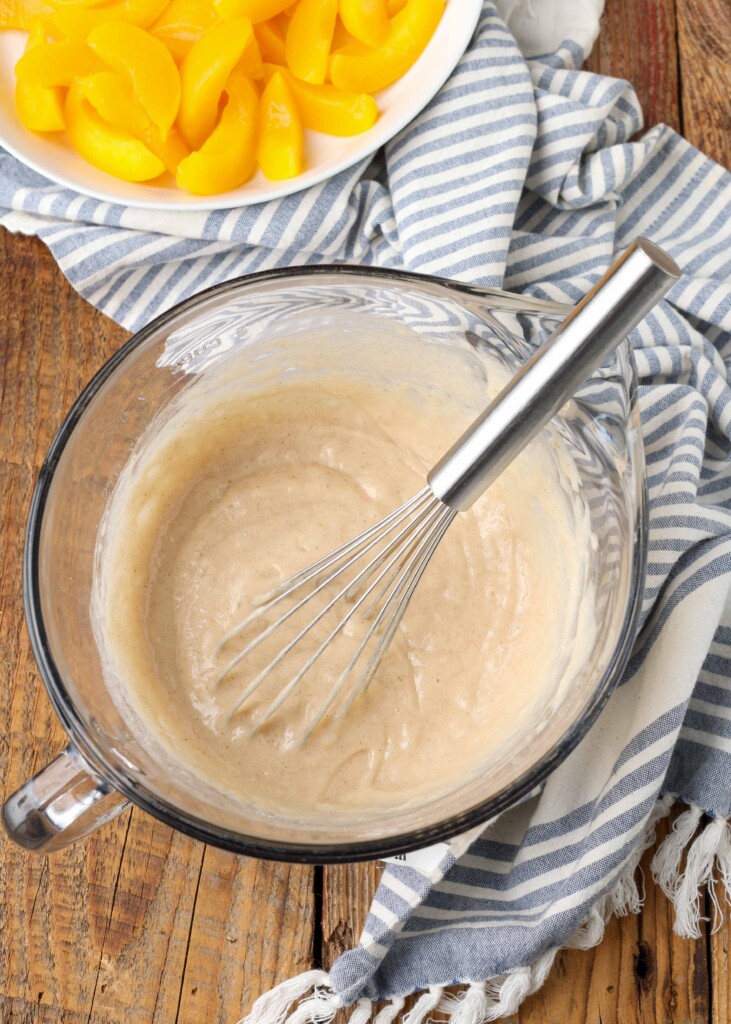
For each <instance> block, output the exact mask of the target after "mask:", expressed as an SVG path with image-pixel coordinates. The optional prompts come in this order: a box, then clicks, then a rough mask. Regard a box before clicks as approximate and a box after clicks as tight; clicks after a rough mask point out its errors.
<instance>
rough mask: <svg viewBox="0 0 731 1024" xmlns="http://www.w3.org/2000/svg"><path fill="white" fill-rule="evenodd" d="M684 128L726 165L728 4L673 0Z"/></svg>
mask: <svg viewBox="0 0 731 1024" xmlns="http://www.w3.org/2000/svg"><path fill="white" fill-rule="evenodd" d="M677 4H678V45H679V49H680V73H681V79H682V83H683V133H684V135H685V136H686V138H687V139H688V140H689V141H690V142H692V143H693V145H695V146H697V147H698V148H699V149H701V150H702V151H703V152H704V153H705V154H706V155H707V156H710V157H712V158H713V159H714V160H717V161H718V162H719V163H720V164H722V165H723V166H724V167H731V4H730V3H729V0H677Z"/></svg>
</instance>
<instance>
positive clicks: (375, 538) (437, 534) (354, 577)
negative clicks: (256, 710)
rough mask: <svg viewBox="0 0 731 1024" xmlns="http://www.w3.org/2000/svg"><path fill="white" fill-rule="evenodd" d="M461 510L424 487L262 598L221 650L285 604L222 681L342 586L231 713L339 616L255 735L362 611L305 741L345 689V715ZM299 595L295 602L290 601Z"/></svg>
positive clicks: (263, 717)
mask: <svg viewBox="0 0 731 1024" xmlns="http://www.w3.org/2000/svg"><path fill="white" fill-rule="evenodd" d="M456 514H457V512H456V510H455V509H452V508H449V507H448V506H447V505H445V504H443V502H441V501H440V500H439V498H437V497H436V495H435V494H434V493H433V491H432V490H431V488H430V487H428V486H427V487H424V488H423V489H422V490H421V491H419V492H418V494H415V495H414V497H413V498H410V499H409V500H408V501H406V502H404V504H403V505H401V506H400V508H398V509H396V510H395V511H394V512H391V513H390V514H389V515H387V516H385V517H384V518H383V519H381V520H380V522H378V523H376V524H375V526H372V527H370V528H369V529H367V530H364V531H363V533H361V534H359V535H358V536H357V537H355V538H354V539H353V540H350V541H348V542H347V543H346V544H343V545H342V546H341V547H339V548H337V550H335V551H333V552H331V553H330V554H329V555H327V556H326V557H325V558H321V559H320V560H319V561H317V562H315V563H314V564H312V565H310V566H308V567H307V568H306V569H303V570H302V571H301V572H298V573H297V574H296V575H294V576H292V577H290V578H289V579H288V580H285V582H284V583H281V584H279V585H278V586H277V587H275V588H274V589H273V590H272V591H270V592H269V593H268V594H265V595H264V596H263V597H262V598H260V599H259V601H258V602H257V607H256V608H255V610H254V611H253V612H252V613H251V614H250V615H248V616H247V617H246V618H245V619H243V620H242V621H241V622H239V623H237V624H236V625H235V626H234V627H233V628H232V629H230V630H229V631H228V633H226V635H225V636H224V637H223V638H222V639H221V643H220V645H219V648H218V649H219V651H220V650H222V649H223V648H224V647H226V645H227V644H229V643H231V641H233V640H235V639H236V638H239V637H241V636H242V635H244V634H245V633H246V631H247V630H248V629H249V627H251V626H252V625H254V623H256V621H257V620H258V619H260V618H262V616H264V615H266V614H268V613H269V612H271V611H272V609H278V608H279V606H282V607H283V609H284V610H282V611H281V613H280V614H279V615H278V617H277V618H276V619H275V620H274V622H271V623H270V624H269V625H267V626H266V628H264V629H262V630H261V631H260V632H258V633H257V634H256V635H255V636H254V637H253V639H251V640H250V641H249V642H248V643H247V644H246V646H245V647H244V648H243V650H241V651H239V652H238V654H236V656H235V657H233V658H232V659H231V661H230V662H229V663H228V664H227V665H226V667H225V668H224V669H223V671H222V672H220V673H219V675H218V676H217V678H216V680H215V685H219V684H220V683H222V682H223V681H224V680H225V679H227V678H228V677H229V676H230V674H231V673H232V672H233V671H234V669H236V667H237V666H238V665H239V664H241V662H243V661H244V659H245V658H247V657H248V656H249V655H250V654H251V653H252V651H254V649H255V648H257V647H258V646H259V645H260V644H261V643H262V642H263V641H264V640H266V639H267V638H268V637H270V636H271V635H272V634H273V633H274V632H275V631H277V630H279V629H280V628H281V627H282V626H284V624H285V623H287V622H288V621H289V620H290V619H292V618H293V617H294V616H295V615H296V614H297V613H298V612H299V611H300V609H302V608H304V607H305V605H308V604H309V603H310V602H312V601H313V600H314V599H315V598H316V597H317V596H318V595H320V594H323V593H325V592H327V591H330V590H332V589H333V586H335V593H334V595H333V596H329V594H328V597H327V600H326V603H325V604H324V605H323V606H322V607H321V608H319V609H318V610H317V611H316V612H315V613H314V614H313V616H312V617H311V618H310V619H309V620H308V621H307V623H306V624H305V625H304V626H303V627H302V628H301V629H300V630H299V631H298V632H297V634H296V635H295V636H294V637H293V638H292V639H291V640H289V641H288V642H287V643H286V644H285V645H284V646H283V647H282V648H281V649H280V650H279V651H278V653H277V654H276V655H275V657H273V658H272V659H271V660H270V661H269V662H268V663H267V664H266V665H265V666H264V668H263V669H261V670H260V671H259V672H258V673H257V675H256V676H255V677H254V678H253V679H252V680H251V681H250V682H249V683H248V685H247V686H246V688H245V689H244V691H243V693H242V694H241V695H240V696H239V698H238V700H237V701H236V703H235V704H234V705H233V707H232V708H231V710H230V711H229V713H228V714H229V718H233V717H234V716H235V715H237V714H239V713H240V712H241V711H243V710H244V706H245V705H246V703H247V702H248V701H249V699H250V698H251V697H252V696H253V694H254V693H255V692H256V691H257V690H258V689H259V688H260V687H261V686H262V684H263V683H264V682H265V681H266V680H267V679H268V678H269V676H270V675H271V673H272V672H273V671H274V669H276V667H277V666H278V665H279V664H280V663H281V662H282V661H284V659H285V658H287V657H288V656H289V655H290V653H291V652H293V651H294V649H295V648H296V647H298V646H299V645H300V644H301V643H302V641H303V639H304V638H305V637H306V636H307V635H308V634H309V633H310V632H311V631H312V630H313V629H314V628H315V627H316V626H317V625H318V624H319V623H320V622H321V621H323V620H324V619H325V618H326V616H330V618H331V620H332V621H334V625H333V626H332V628H331V629H330V630H329V631H328V633H327V635H326V636H325V638H324V639H323V640H322V642H321V643H320V644H319V645H318V646H317V648H316V650H315V651H314V653H313V654H311V655H310V657H309V658H308V659H307V660H306V661H305V663H304V664H303V665H301V667H300V668H299V669H298V670H297V671H296V673H295V674H294V675H293V676H292V678H291V679H289V680H288V682H287V683H286V684H285V685H284V686H283V687H282V689H281V690H280V691H279V693H278V694H277V696H276V697H275V699H274V700H273V701H272V702H271V704H270V705H269V707H268V708H267V709H266V710H265V711H264V712H263V714H262V715H261V716H259V717H258V718H257V720H256V722H255V724H254V725H253V726H252V728H251V730H250V735H253V734H254V733H256V732H258V731H259V730H260V729H261V728H262V727H263V726H264V725H265V724H266V722H268V721H269V719H270V718H271V717H272V715H274V714H275V712H276V711H277V710H278V709H279V708H280V707H281V706H282V704H283V703H284V702H285V701H286V700H287V698H288V697H289V696H290V695H291V694H292V692H293V690H294V689H295V687H296V686H298V685H299V683H300V682H301V681H302V679H303V678H304V676H305V675H306V674H307V673H308V672H309V671H310V669H311V668H312V667H313V666H314V665H315V664H316V662H317V661H318V660H319V658H320V657H321V656H322V654H323V653H324V652H325V650H326V649H327V648H328V647H329V646H330V644H331V643H332V642H333V641H334V640H335V639H336V637H338V636H339V635H340V634H341V633H342V632H343V631H344V630H345V629H346V627H347V625H348V623H349V622H351V620H353V619H354V618H355V616H356V615H360V616H361V618H362V619H365V620H366V622H367V623H368V626H367V628H366V630H365V632H364V634H363V637H362V639H361V640H360V641H359V643H358V645H357V647H356V649H355V652H354V654H353V655H352V657H351V658H350V660H349V661H348V663H347V664H346V666H345V668H344V669H343V670H342V672H341V673H340V675H339V676H338V677H337V679H336V681H335V683H334V685H333V687H332V689H331V690H330V692H329V694H328V695H327V697H326V698H325V700H324V701H323V702H322V705H321V706H320V708H319V709H318V711H317V713H316V715H315V717H314V718H313V719H312V721H310V722H309V723H308V725H307V728H306V729H305V731H304V732H303V734H302V735H301V737H300V740H301V741H304V740H306V739H307V738H308V737H309V736H310V735H311V733H312V732H313V731H314V730H315V729H316V728H317V726H318V725H319V724H320V722H321V721H322V719H323V718H324V717H325V715H326V714H327V712H328V711H329V710H330V708H331V707H332V705H333V704H334V703H335V702H336V701H337V700H338V698H339V697H340V695H341V694H343V693H344V691H345V690H346V688H347V689H348V693H347V696H345V697H344V700H343V702H342V704H341V706H340V708H339V709H338V714H341V715H345V714H347V712H348V710H349V709H350V707H351V705H352V703H353V701H354V700H355V699H356V698H357V697H358V696H359V695H360V694H361V693H364V692H365V690H366V689H367V688H368V685H369V684H370V682H371V680H372V679H373V676H374V675H375V673H376V670H377V669H378V666H379V664H380V663H381V659H382V658H383V655H384V653H385V652H386V649H387V648H388V646H389V644H390V642H391V640H392V638H393V635H394V633H395V632H396V630H397V629H398V625H399V623H400V622H401V619H402V618H403V615H404V612H405V611H406V608H407V607H408V604H409V601H410V600H411V597H412V595H413V593H414V591H415V590H416V587H417V584H418V583H419V580H420V579H421V577H422V575H423V573H424V570H425V569H426V567H427V565H428V564H429V561H430V559H431V557H432V555H433V554H434V552H435V551H436V549H437V546H438V544H439V542H440V541H441V539H442V537H443V536H444V534H445V532H446V530H447V528H448V526H449V524H450V523H451V522H452V520H453V519H454V517H455V516H456ZM292 600H293V601H294V603H291V602H292ZM314 607H316V606H315V605H314V604H313V608H314Z"/></svg>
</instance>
